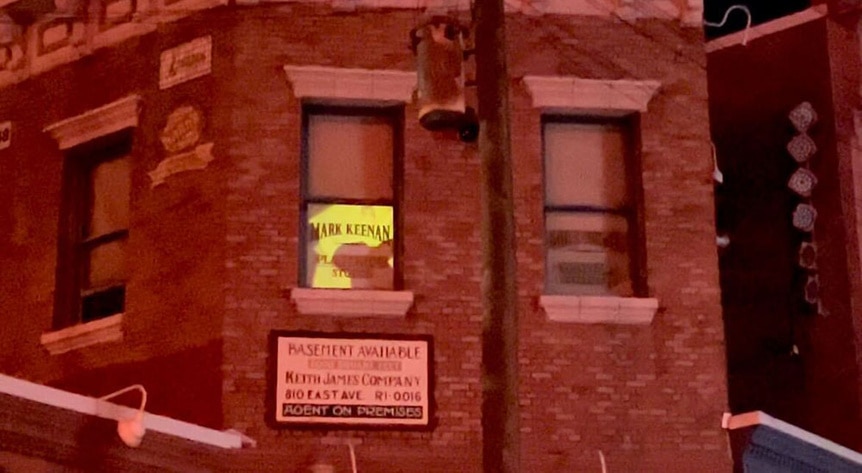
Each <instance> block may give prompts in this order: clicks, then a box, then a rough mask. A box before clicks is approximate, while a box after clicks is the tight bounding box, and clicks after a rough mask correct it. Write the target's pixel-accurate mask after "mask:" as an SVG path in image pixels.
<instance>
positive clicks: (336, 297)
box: [290, 287, 413, 318]
mask: <svg viewBox="0 0 862 473" xmlns="http://www.w3.org/2000/svg"><path fill="white" fill-rule="evenodd" d="M290 299H291V300H292V301H293V302H294V303H295V304H296V309H297V310H298V311H299V313H300V314H303V315H333V316H343V317H387V318H403V317H405V316H406V315H407V311H408V310H410V306H412V305H413V292H411V291H370V290H362V289H308V288H301V287H296V288H293V289H291V291H290Z"/></svg>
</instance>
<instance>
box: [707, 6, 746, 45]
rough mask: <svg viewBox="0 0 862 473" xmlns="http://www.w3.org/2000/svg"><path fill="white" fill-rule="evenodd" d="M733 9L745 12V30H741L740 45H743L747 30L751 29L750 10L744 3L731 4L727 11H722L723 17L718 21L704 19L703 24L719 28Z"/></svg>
mask: <svg viewBox="0 0 862 473" xmlns="http://www.w3.org/2000/svg"><path fill="white" fill-rule="evenodd" d="M733 10H742V11H743V12H745V15H746V21H745V30H743V32H742V45H743V46H745V43H747V42H748V30H750V29H751V11H749V10H748V7H746V6H745V5H732V6H731V7H730V8H728V9H727V11H725V12H724V18H722V19H721V22H719V23H712V22H709V21H704V22H703V24H704V25H706V26H711V27H713V28H721V27H722V26H724V24H725V23H727V18H728V17H729V16H730V12H732V11H733Z"/></svg>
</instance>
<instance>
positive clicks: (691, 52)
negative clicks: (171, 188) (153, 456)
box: [221, 8, 729, 471]
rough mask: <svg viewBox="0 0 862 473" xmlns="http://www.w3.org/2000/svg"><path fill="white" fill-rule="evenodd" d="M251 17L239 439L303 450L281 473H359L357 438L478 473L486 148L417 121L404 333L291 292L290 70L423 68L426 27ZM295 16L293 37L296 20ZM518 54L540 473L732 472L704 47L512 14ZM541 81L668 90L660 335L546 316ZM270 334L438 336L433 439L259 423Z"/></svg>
mask: <svg viewBox="0 0 862 473" xmlns="http://www.w3.org/2000/svg"><path fill="white" fill-rule="evenodd" d="M244 13H245V14H244V15H242V16H240V18H242V20H241V21H240V23H239V26H238V28H237V29H236V30H234V31H233V32H232V33H231V34H233V35H234V37H233V39H232V40H231V44H232V46H233V49H232V52H233V53H234V58H235V64H236V66H237V69H236V76H235V77H234V80H230V81H225V82H224V84H223V85H222V86H221V87H223V88H222V89H221V91H222V92H223V93H224V95H223V96H222V98H223V100H224V106H225V107H226V109H225V113H227V111H228V110H229V111H230V117H231V118H230V119H231V123H233V124H234V128H233V130H232V132H231V133H232V134H231V137H232V138H231V142H232V143H235V145H234V146H232V148H231V158H232V160H233V164H234V166H235V172H234V173H233V174H232V175H231V176H230V182H229V189H230V192H231V194H230V198H229V204H228V205H229V209H228V215H229V216H228V233H227V241H228V264H229V266H230V267H231V269H232V271H231V272H230V273H229V274H228V285H227V291H226V297H227V306H226V317H225V374H226V377H225V422H226V425H228V426H233V427H237V428H239V429H240V430H243V431H245V432H247V433H248V434H249V435H251V436H252V437H254V438H256V439H257V440H258V441H259V442H260V446H261V447H260V448H262V449H267V450H268V449H271V450H272V451H273V452H276V451H283V450H284V449H289V450H290V451H291V452H296V454H295V455H283V456H281V457H279V458H280V459H279V464H281V465H290V466H291V467H293V468H300V467H302V466H307V465H308V462H309V461H311V459H314V458H323V459H326V460H327V461H330V462H333V463H334V464H336V465H337V466H339V467H340V468H342V469H346V468H347V467H348V463H347V458H348V456H347V447H345V446H343V445H331V444H332V443H333V442H336V441H327V440H325V439H321V438H320V437H324V438H325V437H345V436H350V437H358V438H360V439H361V442H362V443H361V445H359V446H358V447H357V452H358V453H357V454H358V457H359V464H360V469H362V467H363V465H366V468H369V469H370V471H417V470H418V471H452V463H451V462H452V457H453V456H455V455H464V456H465V457H464V460H463V461H461V462H460V464H459V466H458V467H457V471H478V470H479V468H480V464H481V459H480V445H481V430H480V418H479V412H480V402H481V390H480V385H479V382H478V380H479V374H480V340H479V333H480V323H481V306H480V299H479V277H480V270H479V253H480V243H479V229H478V226H479V225H478V218H479V214H480V212H479V188H478V186H479V163H478V158H477V154H476V149H475V145H465V144H462V143H460V142H458V141H457V139H456V137H455V136H454V134H452V133H429V132H427V131H424V130H423V129H421V128H420V127H419V125H418V123H417V120H416V119H415V116H416V112H417V109H416V108H415V106H413V105H408V106H407V108H406V117H407V120H406V124H405V143H406V144H405V146H406V149H405V159H404V187H405V201H404V204H403V207H402V210H403V216H404V233H403V234H404V246H405V253H404V261H405V268H404V269H405V270H404V277H405V288H406V289H408V290H411V291H413V292H414V294H415V295H416V302H415V304H414V307H413V308H412V309H411V310H410V312H409V314H408V316H407V319H406V320H403V321H390V320H376V319H358V320H357V319H341V318H331V317H307V316H302V315H300V314H298V313H297V312H296V311H295V309H294V308H293V306H292V304H291V303H290V302H289V300H288V298H287V295H286V291H285V289H289V288H291V287H294V286H295V285H296V284H297V269H296V267H297V260H296V248H297V247H298V241H297V237H296V234H297V222H298V220H299V214H298V211H299V206H298V205H297V202H296V199H297V198H298V196H299V182H298V176H299V173H300V170H299V165H298V159H299V152H300V142H299V138H300V117H299V115H298V112H299V110H300V103H299V101H297V100H296V99H295V98H294V97H293V96H292V95H291V91H290V88H289V85H288V84H287V83H286V80H285V77H284V75H283V72H282V71H281V66H282V65H284V64H291V65H306V64H308V65H326V66H338V67H359V68H369V69H382V68H386V69H400V70H411V69H412V68H413V67H414V66H413V58H412V56H411V53H410V52H409V50H408V49H407V47H406V46H407V38H408V36H407V35H408V32H409V30H410V28H412V27H413V26H414V25H415V22H416V21H417V19H416V15H415V14H413V13H411V12H392V13H385V14H381V13H359V14H350V15H338V16H326V14H325V13H326V12H325V11H323V10H312V9H308V10H306V9H304V8H292V9H288V8H281V9H279V8H267V9H262V8H258V9H254V10H248V11H247V12H244ZM288 16H289V17H290V23H289V26H287V27H286V26H283V24H282V22H281V21H279V19H282V18H285V17H288ZM569 21H570V22H569ZM573 38H576V39H573ZM509 39H510V41H511V42H510V44H511V46H510V48H511V54H510V66H511V74H512V76H513V85H512V95H513V115H512V130H513V159H514V166H515V179H514V181H515V192H516V194H515V197H516V198H515V202H516V220H517V222H518V228H517V231H518V237H519V239H518V263H519V265H520V266H519V280H518V282H519V287H520V294H521V298H520V299H521V312H520V317H521V325H522V327H523V331H522V338H521V343H522V345H521V352H522V353H521V360H522V365H521V372H522V384H521V392H522V395H521V398H522V407H521V409H522V410H521V415H522V422H521V428H522V432H523V433H524V435H523V437H522V457H523V460H522V463H523V466H524V469H525V471H554V470H559V471H585V470H588V469H593V468H595V469H598V468H599V460H598V453H597V451H598V450H602V451H603V453H604V454H605V456H606V458H607V461H608V465H609V469H610V471H727V470H728V469H729V462H728V458H727V454H726V441H725V438H724V434H723V433H722V432H721V430H720V429H719V428H718V423H719V419H720V416H721V413H722V412H723V410H724V409H725V388H724V383H725V380H724V354H723V347H722V326H721V310H720V304H719V292H718V277H717V263H716V250H715V246H714V223H713V206H712V183H711V178H710V176H711V171H712V168H711V159H710V148H709V137H708V127H707V123H708V120H707V113H706V84H705V72H704V63H705V59H704V57H703V54H702V44H701V43H700V42H699V32H696V31H691V30H683V31H679V30H676V29H674V28H673V27H672V26H671V25H669V24H667V23H662V22H640V23H638V24H637V25H634V26H629V25H622V24H617V23H615V22H612V21H607V20H602V19H577V20H565V19H563V18H556V17H542V18H541V19H536V18H523V17H519V18H511V22H510V25H509ZM564 40H566V41H564ZM528 73H529V74H537V75H555V74H563V75H579V76H581V77H588V78H605V79H621V78H636V79H657V80H660V81H662V84H663V87H662V91H661V92H659V94H658V96H657V97H656V98H655V99H654V100H653V102H651V104H650V113H648V114H647V115H646V116H645V117H644V118H643V121H642V127H643V151H644V154H643V161H644V182H645V199H646V218H647V252H648V266H649V286H650V294H651V295H652V296H655V297H657V298H658V299H659V300H660V304H661V309H660V311H659V314H658V315H657V316H656V319H655V321H654V322H653V324H652V325H651V326H649V327H637V328H630V327H614V326H604V325H599V326H584V325H565V324H557V323H551V322H548V321H547V319H546V316H545V315H544V313H543V312H542V311H541V309H539V307H538V301H537V300H538V296H539V295H540V294H541V293H542V273H543V267H544V264H543V250H542V241H543V236H542V235H543V233H542V232H543V230H542V226H541V222H542V218H543V217H542V205H543V202H542V187H541V186H542V176H541V166H542V164H541V159H540V150H541V141H540V117H541V115H540V113H539V112H538V111H537V110H535V109H532V108H531V103H530V99H529V95H528V93H527V91H526V89H525V86H524V85H523V84H522V82H521V81H520V77H522V76H523V75H524V74H528ZM226 116H227V115H226ZM225 120H227V118H225ZM273 328H277V329H313V330H321V331H347V332H363V331H367V332H393V333H430V334H432V335H434V337H435V358H436V360H435V361H436V365H435V371H436V384H437V388H436V401H437V413H436V416H437V418H438V425H437V427H436V429H435V430H434V431H433V432H432V433H430V434H429V433H397V432H395V433H392V432H350V431H348V432H321V431H315V432H295V431H290V430H288V431H280V432H277V431H273V430H271V429H269V428H268V427H267V426H266V425H265V424H264V423H263V421H262V419H263V417H264V402H263V400H264V398H265V396H266V392H265V387H266V380H265V379H264V378H263V377H262V373H263V370H264V368H265V363H266V357H267V352H266V334H267V333H268V331H269V330H270V329H273ZM257 455H258V456H265V455H264V454H262V453H261V454H257ZM261 461H262V462H264V463H266V462H267V461H266V460H261ZM375 465H377V466H375ZM381 465H386V466H385V467H383V466H381ZM417 465H421V467H419V466H417Z"/></svg>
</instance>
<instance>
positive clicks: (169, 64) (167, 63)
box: [159, 36, 213, 90]
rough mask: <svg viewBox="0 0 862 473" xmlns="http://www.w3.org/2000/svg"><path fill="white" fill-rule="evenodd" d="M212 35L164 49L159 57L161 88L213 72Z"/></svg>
mask: <svg viewBox="0 0 862 473" xmlns="http://www.w3.org/2000/svg"><path fill="white" fill-rule="evenodd" d="M212 63H213V41H212V36H204V37H201V38H198V39H195V40H192V41H189V42H188V43H184V44H181V45H179V46H177V47H175V48H171V49H167V50H165V51H162V55H161V58H160V59H159V89H162V90H164V89H167V88H169V87H173V86H175V85H177V84H179V83H182V82H185V81H188V80H192V79H195V78H198V77H201V76H205V75H207V74H209V73H210V72H212Z"/></svg>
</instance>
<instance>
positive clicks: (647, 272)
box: [0, 0, 730, 472]
mask: <svg viewBox="0 0 862 473" xmlns="http://www.w3.org/2000/svg"><path fill="white" fill-rule="evenodd" d="M37 3H38V2H35V1H31V0H19V1H17V2H11V3H4V6H3V7H2V9H0V10H2V11H3V12H5V15H6V20H5V21H4V23H3V25H4V28H5V31H4V34H5V35H6V36H4V37H3V38H2V40H3V43H2V44H3V47H4V48H5V49H4V51H5V53H4V54H5V58H6V61H5V62H3V63H2V66H3V70H2V72H0V83H2V84H4V85H3V88H2V89H0V124H2V126H0V127H2V130H0V137H3V140H4V142H3V145H2V147H3V149H0V175H3V176H5V177H6V182H5V184H4V185H3V186H0V200H2V202H4V205H2V210H0V248H2V260H3V264H2V265H0V280H2V281H3V283H4V284H5V286H6V288H7V290H5V291H3V292H2V294H0V307H2V309H3V310H2V313H3V314H4V317H7V320H6V324H7V327H9V328H10V329H8V330H3V331H2V333H0V371H2V372H3V373H5V374H8V375H11V376H15V377H19V378H24V379H27V380H31V381H36V382H39V383H42V384H47V385H50V386H54V387H59V388H62V389H65V390H69V391H73V392H76V393H81V394H86V395H90V396H99V395H102V394H104V393H107V392H112V391H115V390H116V389H119V388H120V387H122V386H126V385H130V384H136V383H141V384H143V385H144V386H146V389H147V391H148V393H149V397H148V403H147V411H148V412H152V413H155V414H160V415H164V416H168V417H173V418H176V419H180V420H183V421H187V422H192V423H196V424H200V425H203V426H206V427H210V428H213V429H218V430H223V429H235V430H237V431H239V432H241V433H243V434H244V435H246V436H248V437H250V438H252V439H254V440H255V441H256V447H255V448H250V449H243V450H241V451H239V452H232V454H231V455H230V459H229V461H228V460H226V463H225V465H230V466H231V468H235V469H237V470H248V469H254V470H256V471H267V470H269V469H271V470H273V471H275V470H277V471H307V470H308V468H310V467H311V466H313V465H318V466H323V465H331V466H333V467H334V468H335V469H336V471H350V467H351V458H350V455H349V453H350V452H349V451H348V450H349V448H348V447H347V446H346V445H347V444H350V445H352V447H350V448H351V449H352V451H353V452H354V453H355V458H356V463H357V467H358V469H359V470H361V471H422V472H437V471H441V472H442V471H480V469H481V445H482V436H481V419H480V408H481V400H482V386H481V383H480V372H481V346H480V335H481V324H482V321H481V318H482V315H481V314H482V307H481V297H480V283H481V278H482V273H481V265H480V253H481V247H482V244H483V242H482V241H480V237H479V235H480V232H479V215H480V214H481V212H480V205H481V201H480V192H479V183H480V180H479V168H480V163H479V159H478V154H477V149H476V145H475V144H474V143H469V142H467V143H465V142H463V141H461V140H460V139H459V136H458V132H457V130H440V131H428V130H426V129H424V128H423V127H422V126H421V125H420V123H419V121H418V115H419V113H420V107H419V105H418V102H417V100H416V97H415V92H414V89H415V87H416V83H417V74H416V57H415V55H414V53H413V52H412V51H411V41H410V37H411V30H414V29H415V28H417V27H419V26H420V25H423V24H424V23H423V22H424V21H425V19H426V18H427V16H428V12H429V11H428V10H425V9H419V8H416V6H415V5H402V4H399V3H398V2H393V4H391V5H390V4H388V3H386V2H339V1H332V2H307V3H293V2H288V3H259V4H258V3H256V2H254V3H253V4H252V3H246V2H237V3H233V2H231V3H229V4H220V3H207V2H199V1H195V0H180V1H178V2H170V3H168V2H164V3H160V2H156V3H144V2H123V1H119V2H107V1H106V2H90V3H75V4H70V5H62V6H60V5H58V6H54V7H50V8H47V7H44V6H43V5H41V4H37ZM606 3H607V4H606ZM696 3H697V2H688V3H684V4H678V3H676V2H660V1H656V2H645V3H644V4H643V5H635V4H634V3H632V2H621V3H619V4H617V3H615V2H573V3H572V4H571V5H568V4H567V5H560V4H557V3H555V2H515V3H513V4H512V5H510V6H511V7H512V8H511V11H510V15H509V16H508V18H507V30H506V34H507V40H508V60H509V66H510V78H509V79H510V89H511V97H510V99H511V107H512V110H511V127H512V152H513V153H512V155H513V167H514V172H513V182H514V200H515V220H516V235H517V247H516V249H515V251H516V254H517V264H518V272H517V285H518V301H519V307H518V312H519V326H520V346H519V358H520V366H519V370H520V385H519V393H520V430H521V433H522V435H521V449H520V450H521V465H522V468H523V470H524V471H589V470H592V469H595V470H597V471H598V470H599V469H600V468H602V465H603V464H606V466H607V469H608V471H680V472H682V471H728V470H729V469H730V459H729V455H728V443H727V440H726V438H725V433H724V432H723V431H722V429H721V426H720V422H719V420H720V418H721V414H722V412H724V411H725V410H726V399H727V392H726V388H725V386H726V381H725V380H726V374H725V355H724V345H723V343H724V338H723V326H722V317H721V314H722V309H721V301H720V295H719V277H718V262H717V252H716V248H715V233H714V229H715V222H714V207H713V177H712V174H713V160H712V152H711V147H710V137H709V127H708V123H709V117H708V115H707V83H706V71H705V67H706V57H705V55H704V42H703V34H702V30H701V29H700V16H701V13H700V9H699V6H698V5H697V4H696ZM430 6H431V7H433V8H432V10H433V9H436V10H435V11H436V12H438V13H439V12H443V13H448V14H449V15H450V16H452V17H455V18H459V19H460V21H461V23H462V24H469V13H468V11H467V10H466V5H457V4H445V5H437V4H435V5H430ZM40 8H42V10H40ZM447 35H448V33H446V34H444V36H446V37H447V39H448V40H450V41H451V35H448V36H447ZM464 41H465V42H466V45H465V48H468V49H469V42H470V38H469V36H465V39H464ZM465 64H466V66H465V67H466V72H465V75H466V78H467V79H470V78H471V77H472V76H474V71H473V68H472V66H471V64H472V62H471V60H468V61H467V62H466V63H465ZM456 83H457V81H456ZM462 85H463V84H462ZM474 97H475V92H474V90H473V89H472V88H471V87H470V86H469V85H468V86H467V87H466V92H465V102H466V104H468V105H469V104H471V103H472V104H475V100H474ZM480 125H481V124H480ZM4 134H5V135H4ZM492 243H493V242H492ZM297 366H299V367H300V368H297ZM396 397H397V399H396ZM335 400H337V401H338V402H335ZM144 441H145V442H146V439H145V440H144Z"/></svg>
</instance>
